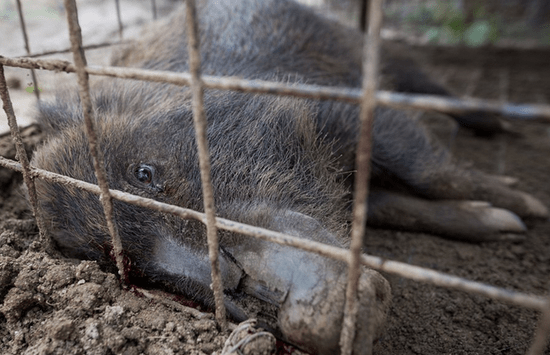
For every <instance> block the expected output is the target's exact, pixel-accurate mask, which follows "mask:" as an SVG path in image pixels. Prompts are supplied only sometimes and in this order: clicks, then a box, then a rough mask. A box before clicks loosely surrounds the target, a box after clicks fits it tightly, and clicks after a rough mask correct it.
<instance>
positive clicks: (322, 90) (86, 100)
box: [0, 0, 550, 355]
mask: <svg viewBox="0 0 550 355" xmlns="http://www.w3.org/2000/svg"><path fill="white" fill-rule="evenodd" d="M115 1H116V3H117V7H116V8H117V13H118V14H117V18H118V21H119V34H120V37H121V38H122V28H123V27H122V22H121V21H120V7H119V6H118V1H117V0H115ZM17 4H18V10H19V16H20V19H21V28H22V31H23V33H24V39H25V44H26V51H27V57H24V58H22V57H20V58H5V57H2V56H0V96H1V98H2V101H3V104H4V105H3V106H4V110H5V112H6V115H7V117H8V121H9V126H10V130H11V134H12V137H13V139H14V142H15V146H16V149H17V159H18V161H19V162H16V161H13V160H10V159H7V158H4V157H0V166H3V167H6V168H9V169H13V170H16V171H19V172H21V173H22V174H23V176H24V182H25V184H26V185H27V188H28V191H29V196H30V202H31V206H32V210H33V213H34V215H35V217H36V220H37V224H38V227H39V230H40V234H41V240H42V241H43V243H45V244H44V246H46V245H49V240H48V239H47V237H46V236H47V230H46V229H45V227H44V226H45V224H44V223H43V221H42V219H41V216H40V214H39V211H38V208H37V197H36V191H35V188H34V179H35V178H40V179H44V180H46V181H49V182H51V183H56V184H62V185H66V186H74V187H77V188H79V189H82V190H85V191H88V192H91V193H94V194H97V195H99V196H100V200H101V202H102V205H103V208H104V212H105V216H106V220H107V224H108V228H109V232H110V234H111V237H112V243H113V249H114V254H115V257H116V264H117V267H118V270H119V273H120V275H121V278H122V280H123V282H124V281H125V280H127V275H126V274H125V273H126V270H125V268H124V265H123V260H122V255H123V253H122V244H121V242H120V238H119V236H118V231H117V227H116V223H115V222H114V220H113V203H112V200H113V199H117V200H120V201H124V202H126V203H130V204H135V205H138V206H142V207H146V208H150V209H154V210H157V211H161V212H165V213H169V214H173V215H176V216H179V217H181V218H186V219H189V218H192V219H196V220H199V221H201V222H203V223H204V224H205V225H206V227H207V234H208V245H209V256H210V260H211V266H212V281H213V290H214V296H215V304H216V319H217V321H218V323H219V324H220V326H221V328H222V329H226V327H227V325H226V317H225V307H224V302H223V292H222V291H223V285H222V281H221V277H220V269H219V262H218V238H217V229H223V230H227V231H231V232H236V233H240V234H243V235H247V236H249V237H253V238H260V239H263V240H267V241H270V242H273V243H278V244H282V245H288V246H293V247H296V248H300V249H302V250H307V251H310V252H314V253H317V254H320V255H323V256H327V257H330V258H334V259H336V260H340V261H343V262H346V263H347V264H348V287H347V290H346V306H345V320H344V323H343V329H342V333H341V339H340V344H341V349H342V353H343V354H350V353H351V350H352V349H351V345H352V342H353V336H354V325H355V319H356V309H357V307H355V306H354V304H355V302H356V294H357V284H358V279H359V275H360V267H361V265H365V266H367V267H370V268H373V269H376V270H379V271H384V272H387V273H390V274H395V275H399V276H401V277H405V278H409V279H412V280H416V281H419V282H425V283H429V284H433V285H437V286H441V287H446V288H449V289H457V290H461V291H465V292H468V293H471V294H478V295H483V296H486V297H489V298H491V299H495V300H499V301H503V302H507V303H510V304H514V305H518V306H521V307H525V308H530V309H534V310H537V311H540V312H542V316H541V319H540V322H539V325H538V328H537V330H536V335H535V336H534V340H533V343H532V345H531V348H530V349H529V351H528V354H530V355H535V354H542V352H543V351H544V348H545V346H546V340H547V338H548V335H549V334H550V298H548V297H541V296H536V295H530V294H526V293H522V292H516V291H511V290H507V289H504V288H499V287H494V286H490V285H487V284H484V283H480V282H475V281H471V280H468V279H464V278H460V277H456V276H452V275H448V274H445V273H442V272H439V271H435V270H431V269H427V268H422V267H418V266H413V265H410V264H406V263H402V262H396V261H391V260H387V259H384V258H380V257H376V256H372V255H366V254H362V253H361V246H362V238H363V235H364V231H365V229H364V228H365V224H366V209H367V205H366V200H367V196H368V182H369V175H370V171H369V161H370V155H371V145H370V142H371V139H370V136H371V131H372V115H373V109H374V107H375V106H376V105H385V106H391V107H397V108H418V109H437V110H438V111H442V112H459V111H465V110H466V111H467V110H483V111H490V112H495V113H500V114H503V115H507V116H515V117H518V118H525V119H537V120H541V121H545V122H550V106H549V105H513V104H508V103H502V102H500V101H499V102H497V101H490V100H479V99H449V98H443V97H436V96H430V95H412V94H398V93H394V92H387V91H378V90H377V88H376V77H377V74H378V56H379V55H378V52H379V48H380V36H379V34H380V28H381V24H382V0H372V1H370V8H369V9H367V16H368V24H369V29H368V32H367V34H366V35H365V41H364V42H365V43H367V45H366V46H365V48H364V63H363V71H364V78H363V87H362V88H361V89H354V88H335V87H323V86H317V85H304V84H302V85H292V86H290V85H287V84H283V83H277V82H268V81H261V80H245V79H236V78H228V77H214V76H206V75H201V73H200V52H199V45H198V35H197V21H196V10H195V1H194V0H187V1H186V10H187V19H188V21H187V22H188V31H187V33H188V36H189V38H188V43H189V48H188V50H189V53H190V73H173V72H163V71H152V70H144V69H133V68H132V69H131V68H115V67H97V66H88V65H87V63H86V57H85V51H84V47H83V46H82V36H81V31H80V26H79V23H78V17H77V7H76V4H75V1H74V0H65V1H64V4H65V9H66V11H67V18H68V23H69V31H70V40H71V48H70V51H71V52H72V53H73V60H74V63H70V62H67V61H61V60H42V59H32V58H33V57H38V56H41V55H45V54H53V53H62V52H67V51H68V50H59V51H49V52H44V53H40V54H32V53H31V52H30V48H29V45H28V38H27V34H26V28H25V21H24V18H23V12H22V10H21V4H20V1H19V0H17ZM152 9H153V10H152V12H153V15H154V17H156V4H155V2H154V0H153V1H152ZM119 43H120V42H119ZM110 44H111V43H105V44H99V45H95V46H88V47H86V48H97V47H100V46H105V45H110ZM4 66H11V67H19V68H27V69H31V70H34V69H43V70H53V71H65V72H74V73H76V74H77V77H78V86H79V90H80V97H81V101H82V108H83V113H84V120H85V124H86V131H87V135H88V139H89V144H90V151H91V154H92V156H93V162H94V170H95V174H96V177H97V179H98V185H94V184H90V183H87V182H84V181H80V180H76V179H73V178H69V177H67V176H63V175H59V174H55V173H52V172H49V171H45V170H41V169H37V168H34V167H32V166H30V164H29V161H28V159H27V156H26V153H25V150H24V147H23V143H22V139H21V135H20V133H19V129H18V127H17V121H16V117H15V114H14V110H13V107H12V103H11V100H10V97H9V92H8V90H7V84H6V78H5V76H4V69H3V67H4ZM90 74H91V75H103V76H111V77H117V78H125V79H133V80H145V81H155V82H166V83H171V84H175V85H180V86H190V87H191V90H192V103H193V116H194V122H195V132H196V139H197V142H198V152H199V160H200V169H201V178H202V186H203V196H204V210H205V213H201V212H197V211H193V210H189V209H186V208H183V207H179V206H174V205H169V204H165V203H162V202H159V201H155V200H151V199H147V198H143V197H140V196H135V195H131V194H128V193H125V192H122V191H117V190H111V189H109V186H108V182H107V177H106V172H105V165H104V162H103V161H102V158H101V157H102V154H100V152H99V148H98V147H97V144H96V141H97V137H96V131H95V128H94V123H93V120H92V104H91V99H90V92H89V85H88V76H89V75H90ZM33 80H34V83H35V84H34V85H35V86H38V84H37V83H36V79H35V77H34V74H33ZM206 88H210V89H224V90H236V91H242V92H250V93H260V94H275V95H287V96H296V97H306V98H314V99H328V100H341V101H346V102H352V103H356V104H359V105H361V111H360V112H361V113H360V118H361V133H360V135H361V139H359V142H361V144H360V146H359V147H358V148H357V149H358V150H357V161H356V169H357V173H356V174H357V176H356V178H355V182H356V185H355V200H354V205H353V219H352V241H351V246H350V250H345V249H341V248H337V247H333V246H329V245H325V244H322V243H318V242H314V241H309V240H304V239H300V238H296V237H292V236H289V235H285V234H282V233H279V232H274V231H270V230H266V229H263V228H258V227H254V226H250V225H246V224H242V223H238V222H234V221H230V220H227V219H224V218H219V217H215V203H214V198H213V192H212V191H213V189H212V184H211V182H210V162H209V153H208V142H207V139H206V131H205V128H206V117H205V114H204V105H203V92H204V89H206ZM35 92H38V90H35ZM37 98H39V97H38V96H37Z"/></svg>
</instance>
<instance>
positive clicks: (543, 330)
mask: <svg viewBox="0 0 550 355" xmlns="http://www.w3.org/2000/svg"><path fill="white" fill-rule="evenodd" d="M548 338H550V296H548V299H547V301H546V308H545V309H544V310H543V312H542V315H541V318H540V321H539V325H538V326H537V330H536V333H535V339H534V340H533V344H531V347H530V348H529V350H528V351H527V355H542V354H543V353H544V350H545V348H546V344H548Z"/></svg>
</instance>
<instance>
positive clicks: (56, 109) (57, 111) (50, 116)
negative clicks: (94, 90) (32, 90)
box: [36, 96, 82, 135]
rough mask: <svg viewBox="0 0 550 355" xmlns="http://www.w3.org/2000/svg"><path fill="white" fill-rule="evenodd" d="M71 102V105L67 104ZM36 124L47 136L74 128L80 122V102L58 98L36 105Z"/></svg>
mask: <svg viewBox="0 0 550 355" xmlns="http://www.w3.org/2000/svg"><path fill="white" fill-rule="evenodd" d="M69 102H72V103H73V104H68V103H69ZM36 120H37V121H38V124H39V125H40V126H41V127H42V129H43V130H44V131H45V132H46V133H47V134H48V135H53V134H57V133H59V132H61V131H63V130H64V129H67V128H69V127H73V126H76V125H78V124H80V123H81V122H82V113H81V108H80V100H79V99H78V96H77V97H76V100H67V99H63V98H60V97H58V98H57V99H56V100H55V101H50V102H43V101H42V102H40V103H39V104H38V115H37V117H36Z"/></svg>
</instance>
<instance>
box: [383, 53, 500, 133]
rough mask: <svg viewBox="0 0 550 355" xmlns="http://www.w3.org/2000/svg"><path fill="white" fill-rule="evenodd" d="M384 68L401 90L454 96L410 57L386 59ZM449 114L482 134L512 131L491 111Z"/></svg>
mask: <svg viewBox="0 0 550 355" xmlns="http://www.w3.org/2000/svg"><path fill="white" fill-rule="evenodd" d="M383 70H384V75H386V76H387V77H388V78H389V81H390V83H391V84H390V85H392V86H393V88H394V89H395V90H397V91H399V92H404V93H410V94H428V95H438V96H447V97H453V95H452V94H451V93H450V92H449V91H448V90H447V89H446V88H444V87H443V86H441V85H440V84H438V83H436V82H434V81H433V80H432V79H430V78H429V77H428V76H427V75H426V74H424V73H423V72H422V71H421V70H420V69H419V68H418V66H417V65H416V64H415V63H414V62H413V61H412V60H410V59H408V58H407V59H405V58H399V57H392V58H389V59H387V60H386V62H385V66H384V67H383ZM449 116H451V117H452V118H453V119H454V120H455V121H456V122H457V123H458V124H459V125H461V126H462V127H464V128H468V129H471V130H472V131H474V132H475V133H476V134H477V135H480V136H491V135H493V134H495V133H501V132H509V131H510V127H509V124H507V122H505V121H502V120H501V119H499V118H498V117H497V116H496V115H494V114H491V113H486V112H481V111H478V112H468V113H453V114H449Z"/></svg>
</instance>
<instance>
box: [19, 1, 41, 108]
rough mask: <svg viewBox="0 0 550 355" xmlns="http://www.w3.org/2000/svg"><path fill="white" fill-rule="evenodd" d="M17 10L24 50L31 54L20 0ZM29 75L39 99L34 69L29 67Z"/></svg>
mask: <svg viewBox="0 0 550 355" xmlns="http://www.w3.org/2000/svg"><path fill="white" fill-rule="evenodd" d="M16 3H17V12H18V13H19V22H20V23H21V32H22V33H23V41H24V42H25V50H26V51H27V55H29V54H31V47H30V46H29V36H27V25H26V24H25V17H24V16H23V8H22V6H21V0H17V1H16ZM31 77H32V81H33V84H34V88H33V89H34V90H33V91H34V95H35V96H36V99H37V100H40V92H39V90H38V80H37V79H36V73H35V72H34V69H31Z"/></svg>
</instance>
